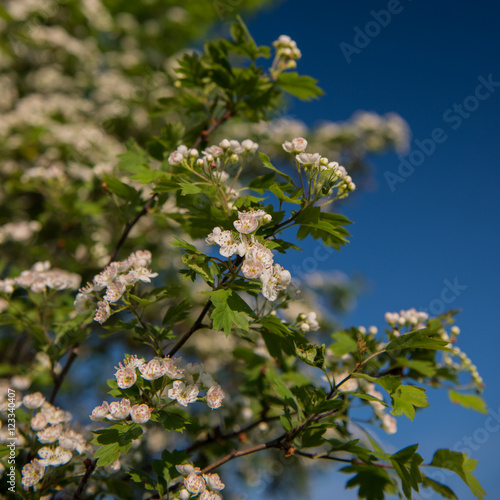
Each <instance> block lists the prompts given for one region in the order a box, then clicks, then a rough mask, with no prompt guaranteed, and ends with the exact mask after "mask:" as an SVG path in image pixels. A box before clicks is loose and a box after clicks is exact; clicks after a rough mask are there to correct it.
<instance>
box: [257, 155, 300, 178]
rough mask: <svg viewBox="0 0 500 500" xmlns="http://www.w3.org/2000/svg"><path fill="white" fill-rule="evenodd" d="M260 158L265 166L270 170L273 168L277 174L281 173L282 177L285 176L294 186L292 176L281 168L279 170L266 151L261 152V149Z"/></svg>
mask: <svg viewBox="0 0 500 500" xmlns="http://www.w3.org/2000/svg"><path fill="white" fill-rule="evenodd" d="M259 158H260V159H261V161H262V163H263V164H264V167H266V168H268V169H269V170H272V171H273V172H276V173H277V174H280V175H281V177H283V178H285V179H286V180H287V181H288V182H289V183H290V184H291V185H292V186H294V183H293V180H292V178H291V177H290V176H289V175H287V174H284V173H283V172H281V171H280V170H278V169H277V168H276V167H275V166H274V165H273V164H272V163H271V161H270V160H269V156H267V155H266V154H264V153H261V152H260V151H259Z"/></svg>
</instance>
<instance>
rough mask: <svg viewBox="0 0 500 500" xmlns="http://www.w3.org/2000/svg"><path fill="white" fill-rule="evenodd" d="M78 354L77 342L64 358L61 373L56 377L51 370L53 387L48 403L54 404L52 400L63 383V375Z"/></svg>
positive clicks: (66, 372) (64, 375)
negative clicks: (64, 362) (64, 361)
mask: <svg viewBox="0 0 500 500" xmlns="http://www.w3.org/2000/svg"><path fill="white" fill-rule="evenodd" d="M77 356H78V344H76V345H75V346H73V348H72V349H71V352H70V353H69V355H68V359H67V360H66V364H65V365H64V368H63V369H62V371H61V373H60V374H59V375H58V376H57V377H56V376H55V373H54V371H52V374H53V378H54V388H53V389H52V394H51V395H50V398H49V403H50V404H54V400H55V399H56V395H57V393H58V391H59V389H60V388H61V384H62V383H63V380H64V377H66V375H67V374H68V371H69V369H70V368H71V365H72V364H73V361H75V359H76V357H77Z"/></svg>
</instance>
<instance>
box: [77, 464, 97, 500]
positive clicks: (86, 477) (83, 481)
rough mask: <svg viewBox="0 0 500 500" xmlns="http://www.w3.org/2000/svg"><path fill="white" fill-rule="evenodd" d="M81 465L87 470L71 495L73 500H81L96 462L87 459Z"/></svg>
mask: <svg viewBox="0 0 500 500" xmlns="http://www.w3.org/2000/svg"><path fill="white" fill-rule="evenodd" d="M83 463H84V464H85V467H86V468H87V470H86V471H85V474H84V476H83V477H82V479H81V480H80V484H79V485H78V488H77V490H76V491H75V494H74V495H73V500H81V498H82V493H83V490H84V489H85V486H86V485H87V483H88V481H89V479H90V476H91V475H92V473H93V472H94V471H95V468H96V465H97V460H90V458H87V459H86V460H85V462H83Z"/></svg>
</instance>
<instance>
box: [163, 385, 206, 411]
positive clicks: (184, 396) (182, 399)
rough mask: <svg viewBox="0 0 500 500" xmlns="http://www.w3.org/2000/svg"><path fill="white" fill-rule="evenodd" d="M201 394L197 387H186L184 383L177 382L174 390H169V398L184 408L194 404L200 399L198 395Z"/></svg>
mask: <svg viewBox="0 0 500 500" xmlns="http://www.w3.org/2000/svg"><path fill="white" fill-rule="evenodd" d="M199 392H200V390H199V388H198V386H197V385H194V384H192V385H188V386H186V385H185V384H184V382H181V381H179V380H176V381H175V382H174V384H173V387H172V389H169V390H168V393H167V395H168V397H169V398H170V399H175V400H177V402H178V403H179V404H180V405H182V406H187V405H188V404H189V403H194V402H195V401H196V400H197V398H198V393H199Z"/></svg>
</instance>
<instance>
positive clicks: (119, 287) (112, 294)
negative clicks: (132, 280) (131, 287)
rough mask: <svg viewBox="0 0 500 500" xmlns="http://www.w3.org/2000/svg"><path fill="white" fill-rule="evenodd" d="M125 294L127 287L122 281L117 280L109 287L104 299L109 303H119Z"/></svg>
mask: <svg viewBox="0 0 500 500" xmlns="http://www.w3.org/2000/svg"><path fill="white" fill-rule="evenodd" d="M123 292H125V285H124V284H123V283H122V282H121V281H119V280H116V281H115V282H113V283H111V284H109V285H108V286H107V288H106V294H105V295H104V297H103V298H104V300H106V301H108V302H118V300H120V299H121V297H122V295H123Z"/></svg>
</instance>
